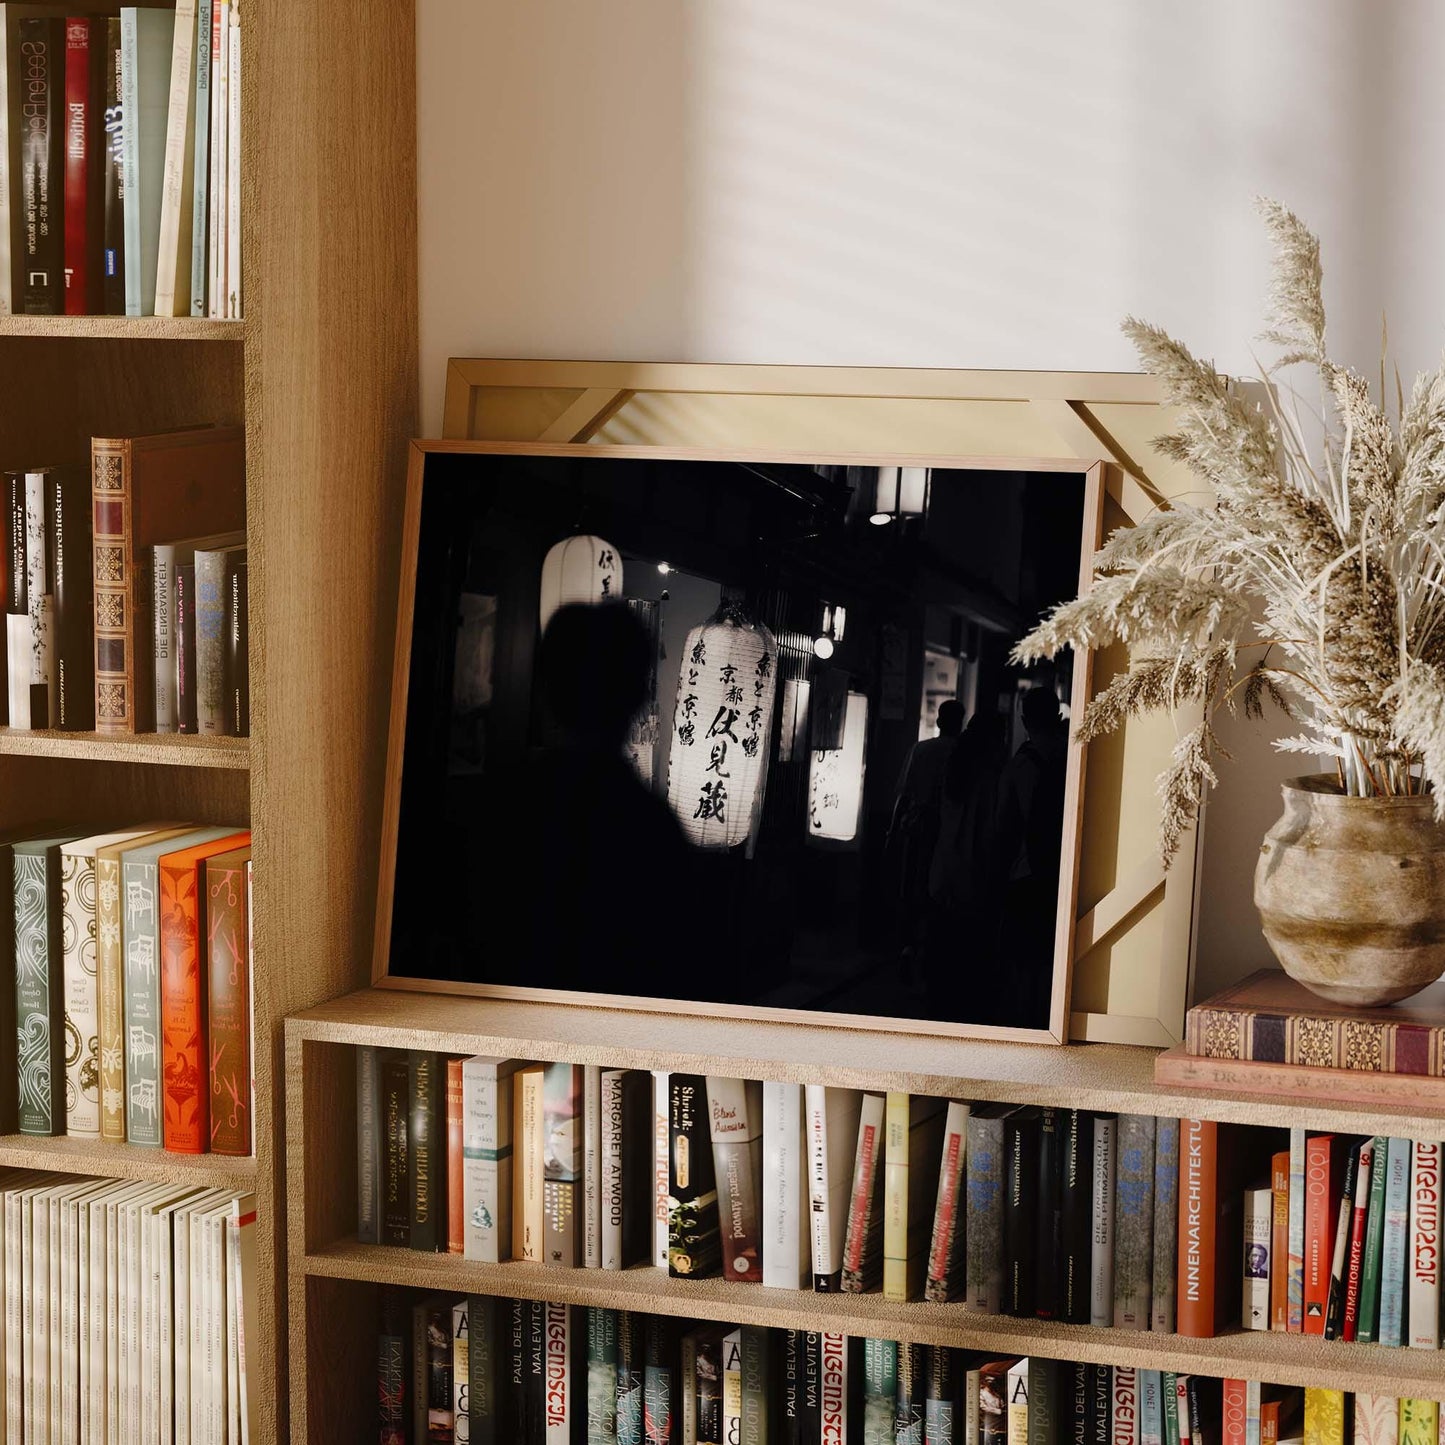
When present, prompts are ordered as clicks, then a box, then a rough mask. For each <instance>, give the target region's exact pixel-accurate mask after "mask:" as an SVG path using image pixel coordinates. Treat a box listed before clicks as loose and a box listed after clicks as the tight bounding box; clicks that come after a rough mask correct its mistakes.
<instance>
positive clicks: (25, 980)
mask: <svg viewBox="0 0 1445 1445" xmlns="http://www.w3.org/2000/svg"><path fill="white" fill-rule="evenodd" d="M14 851H15V1029H16V1040H17V1055H18V1059H17V1063H18V1068H19V1078H20V1101H19V1126H20V1132H21V1133H22V1134H39V1135H50V1134H63V1133H64V1132H65V1104H64V1093H63V1089H64V1083H63V1081H64V1078H65V1051H64V1035H65V1031H64V1028H63V1025H62V1019H63V1017H64V1012H63V1011H64V996H63V993H62V966H61V950H60V911H59V906H58V905H59V891H60V858H59V845H58V843H54V844H52V843H45V842H41V843H17V844H16V845H15V850H14Z"/></svg>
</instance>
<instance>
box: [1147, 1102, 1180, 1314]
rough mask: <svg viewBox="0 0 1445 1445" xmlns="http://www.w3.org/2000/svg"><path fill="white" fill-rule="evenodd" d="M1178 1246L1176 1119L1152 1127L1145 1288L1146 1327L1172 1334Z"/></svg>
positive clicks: (1161, 1120)
mask: <svg viewBox="0 0 1445 1445" xmlns="http://www.w3.org/2000/svg"><path fill="white" fill-rule="evenodd" d="M1178 1244H1179V1120H1178V1119H1166V1118H1161V1119H1158V1120H1156V1122H1155V1127H1154V1275H1153V1279H1152V1281H1151V1282H1150V1287H1149V1300H1150V1306H1149V1328H1150V1329H1151V1330H1159V1331H1162V1332H1163V1333H1165V1334H1173V1333H1174V1326H1175V1320H1176V1310H1177V1294H1176V1285H1177V1281H1178Z"/></svg>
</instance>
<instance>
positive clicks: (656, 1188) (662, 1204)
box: [652, 1069, 671, 1269]
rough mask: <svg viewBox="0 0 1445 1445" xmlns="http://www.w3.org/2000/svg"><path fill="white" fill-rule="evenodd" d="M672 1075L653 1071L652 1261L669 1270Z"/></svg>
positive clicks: (664, 1071) (659, 1070) (662, 1071)
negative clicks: (669, 1104)
mask: <svg viewBox="0 0 1445 1445" xmlns="http://www.w3.org/2000/svg"><path fill="white" fill-rule="evenodd" d="M670 1093H671V1086H670V1083H669V1075H668V1073H667V1071H666V1070H664V1069H654V1070H653V1071H652V1262H653V1264H655V1265H656V1266H657V1267H658V1268H659V1269H666V1268H667V1197H668V1193H669V1188H670V1180H669V1176H670V1173H671V1170H670V1160H669V1158H668V1148H669V1146H668V1139H669V1137H670V1136H669V1134H668V1102H669V1095H670Z"/></svg>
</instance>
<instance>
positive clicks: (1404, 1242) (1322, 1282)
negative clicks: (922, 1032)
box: [357, 1048, 1440, 1349]
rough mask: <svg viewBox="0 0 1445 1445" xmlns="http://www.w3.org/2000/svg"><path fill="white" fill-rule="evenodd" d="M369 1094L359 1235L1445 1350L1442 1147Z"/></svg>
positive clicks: (364, 1097) (642, 1084)
mask: <svg viewBox="0 0 1445 1445" xmlns="http://www.w3.org/2000/svg"><path fill="white" fill-rule="evenodd" d="M357 1100H358V1108H357V1129H358V1140H357V1157H358V1160H359V1169H358V1223H357V1234H358V1238H359V1239H360V1240H362V1241H363V1242H369V1243H387V1244H396V1245H405V1246H410V1247H411V1248H414V1249H422V1250H442V1251H450V1252H453V1253H457V1254H464V1255H467V1256H469V1257H471V1258H474V1259H478V1260H482V1261H485V1262H498V1261H501V1260H505V1259H509V1258H512V1259H520V1260H527V1261H532V1262H538V1263H547V1264H553V1265H558V1266H561V1267H564V1268H576V1267H584V1268H600V1269H624V1268H627V1267H629V1266H632V1265H638V1264H646V1263H651V1264H655V1265H658V1266H665V1267H666V1268H667V1269H668V1270H669V1272H670V1273H671V1274H673V1275H676V1276H686V1277H699V1276H706V1275H715V1274H722V1275H724V1276H726V1277H728V1278H730V1279H735V1280H738V1281H741V1282H751V1283H760V1284H764V1285H772V1286H776V1287H780V1288H785V1289H800V1288H802V1289H808V1288H811V1289H814V1290H817V1291H823V1292H832V1291H842V1292H870V1291H876V1290H881V1291H882V1293H883V1295H884V1296H885V1297H886V1298H889V1299H895V1300H911V1299H920V1298H923V1299H927V1300H931V1301H935V1302H940V1303H942V1302H948V1301H953V1300H957V1301H960V1302H962V1304H963V1305H964V1308H965V1309H969V1310H973V1311H977V1312H980V1313H986V1314H998V1313H1002V1314H1008V1315H1015V1316H1024V1317H1036V1318H1043V1319H1056V1320H1061V1321H1064V1322H1067V1323H1073V1324H1092V1325H1098V1326H1111V1327H1113V1328H1116V1329H1126V1330H1157V1331H1161V1332H1171V1331H1177V1332H1178V1333H1180V1334H1184V1335H1189V1336H1195V1337H1200V1336H1209V1335H1214V1334H1216V1333H1218V1332H1220V1331H1223V1330H1227V1329H1231V1328H1237V1327H1239V1326H1240V1325H1243V1326H1244V1327H1245V1328H1252V1329H1277V1330H1282V1331H1294V1332H1296V1333H1303V1334H1314V1335H1322V1336H1324V1337H1326V1338H1331V1339H1332V1338H1341V1339H1346V1340H1353V1339H1360V1340H1362V1341H1373V1342H1378V1343H1381V1344H1389V1345H1406V1344H1409V1345H1412V1346H1414V1347H1416V1348H1421V1349H1435V1348H1438V1347H1439V1345H1440V1282H1439V1267H1438V1260H1437V1258H1436V1255H1437V1252H1438V1247H1439V1240H1440V1226H1439V1208H1438V1199H1439V1193H1438V1187H1439V1173H1440V1145H1439V1144H1438V1143H1436V1142H1427V1141H1421V1142H1418V1143H1415V1144H1414V1145H1413V1146H1412V1145H1411V1143H1410V1141H1408V1140H1404V1139H1394V1140H1388V1139H1384V1138H1378V1139H1363V1140H1352V1139H1349V1138H1346V1137H1343V1136H1335V1135H1321V1134H1307V1133H1306V1132H1305V1131H1304V1130H1294V1131H1284V1130H1271V1129H1261V1128H1252V1127H1246V1126H1232V1125H1220V1124H1216V1123H1214V1122H1212V1121H1209V1120H1197V1119H1186V1120H1183V1121H1179V1120H1175V1119H1169V1118H1160V1119H1156V1118H1154V1117H1153V1116H1152V1115H1138V1114H1120V1115H1110V1114H1096V1113H1089V1112H1087V1111H1083V1110H1076V1109H1052V1108H1038V1107H1032V1106H1012V1105H1004V1104H991V1103H980V1104H968V1103H965V1102H963V1101H961V1100H953V1101H949V1102H944V1101H941V1100H936V1099H920V1098H914V1097H910V1096H909V1095H906V1094H900V1093H888V1094H883V1093H870V1092H866V1091H859V1090H851V1089H835V1088H828V1087H825V1086H822V1085H807V1086H804V1085H796V1084H786V1083H766V1084H764V1083H758V1082H753V1081H745V1080H738V1079H724V1078H716V1077H703V1076H701V1075H692V1074H655V1073H649V1072H646V1071H641V1070H628V1069H606V1068H602V1067H599V1066H595V1065H579V1064H569V1063H550V1064H529V1063H525V1062H523V1061H520V1060H515V1059H496V1058H486V1057H476V1058H470V1059H464V1058H459V1057H446V1056H438V1055H433V1054H430V1053H425V1052H420V1051H417V1052H406V1051H401V1050H386V1049H371V1048H363V1049H361V1050H359V1051H358V1054H357ZM1256 1174H1258V1176H1259V1177H1261V1178H1262V1180H1263V1182H1262V1183H1259V1184H1255V1182H1254V1181H1255V1178H1256ZM1246 1183H1247V1184H1249V1185H1250V1186H1251V1187H1249V1188H1246V1187H1245V1184H1246ZM1407 1249H1408V1252H1409V1254H1410V1260H1409V1264H1408V1267H1407V1261H1406V1255H1407Z"/></svg>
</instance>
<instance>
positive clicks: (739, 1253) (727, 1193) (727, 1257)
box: [707, 1075, 763, 1284]
mask: <svg viewBox="0 0 1445 1445" xmlns="http://www.w3.org/2000/svg"><path fill="white" fill-rule="evenodd" d="M707 1103H708V1117H709V1121H710V1132H711V1138H712V1162H713V1177H714V1178H715V1180H716V1181H717V1196H718V1197H717V1203H718V1220H719V1232H720V1237H721V1241H722V1264H723V1273H724V1274H725V1275H726V1276H727V1277H728V1278H729V1279H736V1280H743V1281H746V1282H748V1283H752V1284H761V1283H762V1278H763V1263H762V1253H763V1251H762V1221H761V1218H760V1210H761V1206H762V1170H763V1086H762V1084H761V1083H760V1082H757V1081H754V1080H745V1079H725V1078H722V1077H715V1076H713V1075H709V1076H708V1079H707Z"/></svg>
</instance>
